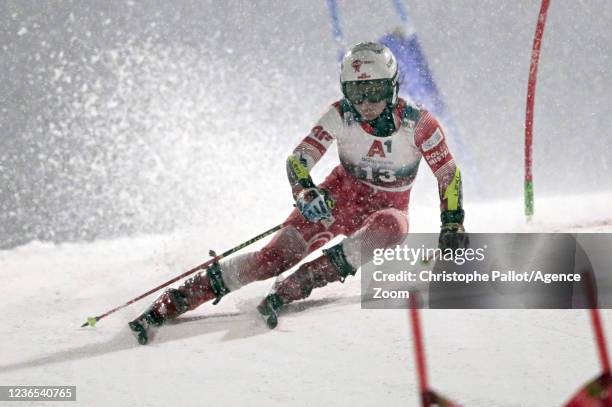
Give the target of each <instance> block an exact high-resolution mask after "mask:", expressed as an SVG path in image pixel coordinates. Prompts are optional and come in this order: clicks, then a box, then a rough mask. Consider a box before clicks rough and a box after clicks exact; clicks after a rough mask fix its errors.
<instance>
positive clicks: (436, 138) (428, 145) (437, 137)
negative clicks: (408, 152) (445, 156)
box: [422, 127, 443, 151]
mask: <svg viewBox="0 0 612 407" xmlns="http://www.w3.org/2000/svg"><path fill="white" fill-rule="evenodd" d="M442 139H443V137H442V132H441V131H440V128H439V127H438V128H437V129H436V131H435V132H434V134H432V135H431V137H429V138H428V139H427V140H425V141H424V142H423V146H422V147H423V151H429V150H431V149H432V148H434V147H435V146H437V145H438V144H440V142H441V141H442Z"/></svg>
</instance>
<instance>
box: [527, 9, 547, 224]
mask: <svg viewBox="0 0 612 407" xmlns="http://www.w3.org/2000/svg"><path fill="white" fill-rule="evenodd" d="M549 3H550V0H542V5H541V6H540V15H539V16H538V24H537V26H536V32H535V36H534V38H533V48H532V51H531V66H530V67H529V81H528V83H527V108H526V111H525V215H526V216H527V219H528V220H529V218H530V217H531V216H533V213H534V203H533V172H532V162H533V159H532V145H533V109H534V102H535V91H536V79H537V74H538V63H539V61H540V47H541V45H542V36H543V35H544V26H545V24H546V15H547V13H548V5H549Z"/></svg>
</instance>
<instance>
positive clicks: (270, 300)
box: [257, 293, 284, 329]
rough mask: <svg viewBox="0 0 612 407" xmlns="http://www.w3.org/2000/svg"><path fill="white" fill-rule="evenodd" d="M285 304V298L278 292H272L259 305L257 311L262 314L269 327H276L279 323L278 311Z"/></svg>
mask: <svg viewBox="0 0 612 407" xmlns="http://www.w3.org/2000/svg"><path fill="white" fill-rule="evenodd" d="M283 304H284V303H283V299H282V298H281V297H280V296H279V295H278V294H276V293H272V294H269V295H268V296H267V297H266V298H264V299H263V301H262V302H261V303H260V304H259V305H258V306H257V311H259V313H260V314H261V317H262V318H263V320H264V322H265V323H266V325H267V326H268V328H270V329H274V328H276V325H278V312H279V311H280V310H281V308H282V307H283Z"/></svg>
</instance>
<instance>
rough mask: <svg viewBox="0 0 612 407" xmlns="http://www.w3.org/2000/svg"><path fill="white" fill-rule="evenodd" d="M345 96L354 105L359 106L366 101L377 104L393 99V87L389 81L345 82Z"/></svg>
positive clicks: (343, 87) (343, 88)
mask: <svg viewBox="0 0 612 407" xmlns="http://www.w3.org/2000/svg"><path fill="white" fill-rule="evenodd" d="M342 90H343V91H344V96H346V98H347V99H348V100H349V101H350V102H351V103H353V104H355V105H358V104H361V103H363V102H364V101H366V100H367V101H368V102H370V103H377V102H380V101H382V100H386V99H391V97H392V96H393V86H392V85H391V82H390V81H389V80H388V79H377V80H373V81H359V82H345V83H344V84H343V86H342Z"/></svg>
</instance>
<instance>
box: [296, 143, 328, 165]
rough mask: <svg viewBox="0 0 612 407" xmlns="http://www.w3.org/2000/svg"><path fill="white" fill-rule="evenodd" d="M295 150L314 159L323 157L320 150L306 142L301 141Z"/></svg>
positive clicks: (317, 159)
mask: <svg viewBox="0 0 612 407" xmlns="http://www.w3.org/2000/svg"><path fill="white" fill-rule="evenodd" d="M295 151H296V152H299V153H303V154H306V155H308V156H310V157H311V158H312V159H313V160H314V161H319V159H320V158H321V157H322V155H321V152H320V151H319V150H317V149H316V148H314V147H313V146H311V145H310V144H306V143H300V144H299V145H298V146H297V147H296V149H295Z"/></svg>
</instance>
